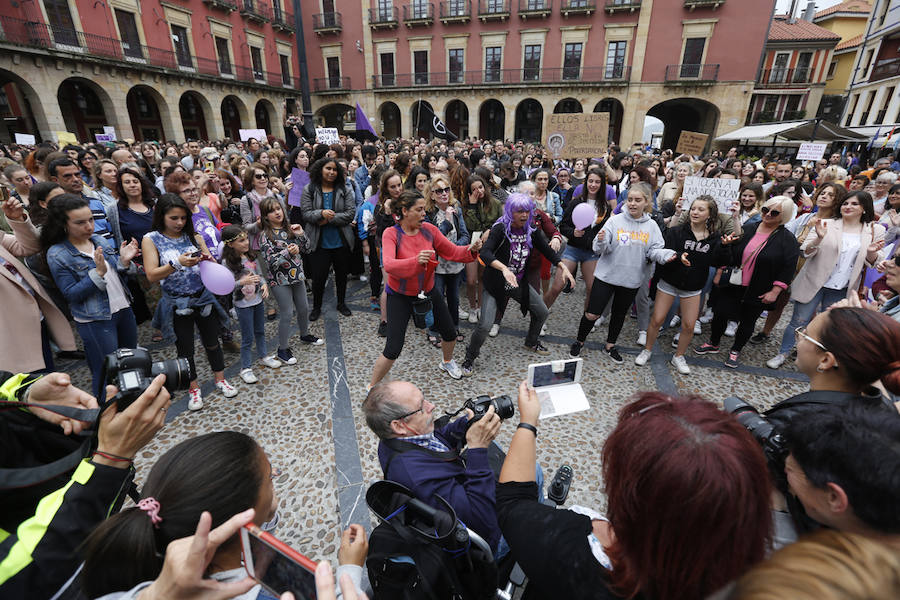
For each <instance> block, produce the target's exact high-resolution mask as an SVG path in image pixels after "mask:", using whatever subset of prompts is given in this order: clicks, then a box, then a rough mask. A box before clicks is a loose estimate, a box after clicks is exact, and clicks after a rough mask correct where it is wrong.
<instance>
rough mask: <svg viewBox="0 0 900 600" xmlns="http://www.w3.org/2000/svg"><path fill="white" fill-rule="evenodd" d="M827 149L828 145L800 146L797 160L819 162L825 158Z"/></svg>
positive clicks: (807, 144) (808, 144)
mask: <svg viewBox="0 0 900 600" xmlns="http://www.w3.org/2000/svg"><path fill="white" fill-rule="evenodd" d="M827 147H828V144H811V143H808V142H807V143H805V144H800V149H799V150H798V151H797V160H819V159H820V158H822V157H823V156H825V148H827Z"/></svg>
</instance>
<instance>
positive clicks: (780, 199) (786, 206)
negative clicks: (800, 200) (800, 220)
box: [762, 196, 797, 225]
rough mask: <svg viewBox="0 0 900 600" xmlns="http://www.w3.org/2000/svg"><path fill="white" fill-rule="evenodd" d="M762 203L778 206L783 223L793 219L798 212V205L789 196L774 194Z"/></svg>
mask: <svg viewBox="0 0 900 600" xmlns="http://www.w3.org/2000/svg"><path fill="white" fill-rule="evenodd" d="M762 205H763V206H769V207H773V208H778V210H780V211H781V215H780V216H781V224H782V225H784V224H785V223H787V222H788V221H790V220H791V219H793V218H794V214H795V213H796V212H797V205H796V204H794V201H793V200H791V199H790V198H788V197H787V196H772V197H771V198H769V199H768V200H766V201H765V202H763V204H762Z"/></svg>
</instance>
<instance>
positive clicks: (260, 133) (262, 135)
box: [238, 129, 267, 142]
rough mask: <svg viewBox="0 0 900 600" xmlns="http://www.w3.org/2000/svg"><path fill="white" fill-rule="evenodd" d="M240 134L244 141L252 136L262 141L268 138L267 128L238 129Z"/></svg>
mask: <svg viewBox="0 0 900 600" xmlns="http://www.w3.org/2000/svg"><path fill="white" fill-rule="evenodd" d="M238 134H239V135H240V136H241V141H242V142H246V141H247V140H249V139H250V138H256V139H257V140H262V141H265V140H266V139H267V138H266V130H265V129H238Z"/></svg>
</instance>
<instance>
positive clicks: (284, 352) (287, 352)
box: [275, 348, 297, 365]
mask: <svg viewBox="0 0 900 600" xmlns="http://www.w3.org/2000/svg"><path fill="white" fill-rule="evenodd" d="M275 356H277V357H278V360H280V361H281V362H283V363H284V364H286V365H296V364H297V359H296V358H295V357H294V353H293V352H291V349H290V348H283V349H282V348H279V349H278V352H276V353H275Z"/></svg>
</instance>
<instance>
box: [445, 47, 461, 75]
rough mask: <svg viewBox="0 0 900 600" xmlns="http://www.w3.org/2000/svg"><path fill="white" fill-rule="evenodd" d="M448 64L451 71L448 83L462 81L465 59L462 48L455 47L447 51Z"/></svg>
mask: <svg viewBox="0 0 900 600" xmlns="http://www.w3.org/2000/svg"><path fill="white" fill-rule="evenodd" d="M447 66H448V69H449V71H450V73H449V75H450V78H449V81H448V83H462V82H463V71H464V70H465V59H464V57H463V49H462V48H454V49H453V50H448V51H447Z"/></svg>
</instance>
